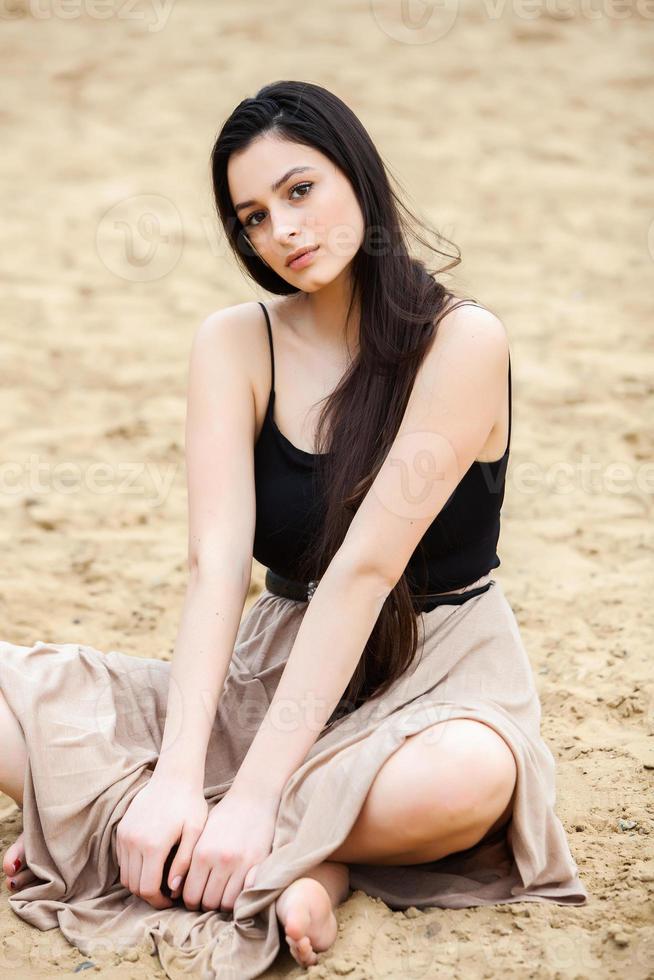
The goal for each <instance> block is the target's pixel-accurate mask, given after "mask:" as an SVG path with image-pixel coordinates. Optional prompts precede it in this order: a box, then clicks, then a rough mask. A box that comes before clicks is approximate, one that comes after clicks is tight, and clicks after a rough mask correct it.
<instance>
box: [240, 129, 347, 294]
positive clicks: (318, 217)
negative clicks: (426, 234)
mask: <svg viewBox="0 0 654 980" xmlns="http://www.w3.org/2000/svg"><path fill="white" fill-rule="evenodd" d="M295 168H298V169H297V170H296V169H295ZM300 168H301V169H300ZM289 171H294V172H293V173H289ZM280 181H281V183H280ZM227 182H228V186H229V193H230V196H231V199H232V202H233V204H234V207H235V209H237V210H236V213H237V216H238V220H239V223H240V225H241V226H242V228H243V231H244V233H245V234H246V235H247V237H248V238H249V240H250V242H251V244H252V246H253V247H254V248H255V249H256V251H257V252H258V253H259V255H260V256H261V258H262V259H264V260H265V261H266V262H267V263H268V265H269V266H270V267H271V268H272V269H273V270H274V271H275V272H276V273H277V274H278V275H279V276H281V277H282V278H283V279H285V280H286V281H287V282H289V283H291V284H292V285H293V286H296V287H297V288H298V289H300V290H303V291H304V292H307V293H309V292H315V291H316V290H318V289H320V288H321V287H322V286H325V285H327V284H328V283H330V282H332V281H333V280H334V279H336V277H337V276H339V275H340V274H341V273H342V272H343V271H344V270H345V269H346V268H347V266H348V265H349V264H350V262H351V261H352V259H353V258H354V256H355V255H356V253H357V251H358V250H359V247H360V245H361V242H362V241H363V234H364V223H363V214H362V212H361V208H360V207H359V202H358V201H357V199H356V197H355V195H354V191H353V189H352V186H351V185H350V182H349V180H348V179H347V178H346V177H345V175H344V174H343V173H342V171H341V170H339V168H338V167H336V166H335V164H333V163H332V162H331V160H330V159H329V158H328V157H326V156H325V155H324V154H323V153H321V152H320V151H319V150H316V149H314V148H313V147H311V146H305V145H304V144H302V143H289V142H286V141H283V140H280V139H279V138H275V137H274V136H272V135H270V134H269V135H266V136H260V137H258V138H257V139H256V140H254V141H253V142H252V143H251V144H250V145H249V146H248V147H247V149H245V150H240V151H239V152H238V153H233V154H232V155H231V157H230V159H229V162H228V164H227ZM304 246H318V248H317V249H316V250H315V251H314V252H313V253H312V255H311V257H310V261H308V262H307V264H306V265H303V266H300V267H293V266H290V265H288V264H287V259H288V258H289V256H290V255H291V254H292V253H293V252H294V251H295V250H296V249H299V248H303V247H304Z"/></svg>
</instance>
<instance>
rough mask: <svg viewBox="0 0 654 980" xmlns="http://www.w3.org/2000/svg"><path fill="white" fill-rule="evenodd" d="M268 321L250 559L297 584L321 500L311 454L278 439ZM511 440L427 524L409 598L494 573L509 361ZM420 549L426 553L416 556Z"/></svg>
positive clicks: (471, 472)
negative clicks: (266, 391)
mask: <svg viewBox="0 0 654 980" xmlns="http://www.w3.org/2000/svg"><path fill="white" fill-rule="evenodd" d="M260 306H261V307H262V309H263V312H264V314H265V317H266V324H267V327H268V339H269V342H270V356H271V366H272V384H271V390H270V397H269V399H268V408H267V411H266V417H265V420H264V423H263V426H262V429H261V432H260V433H259V438H258V439H257V442H256V445H255V449H254V476H255V488H256V526H255V534H254V551H253V553H254V557H255V558H256V560H257V561H258V562H260V563H261V564H262V565H264V566H266V567H267V568H271V569H272V570H273V571H275V572H277V573H278V574H280V575H284V576H286V577H287V578H291V579H297V578H298V574H297V571H296V569H297V567H298V562H299V559H300V556H301V555H302V554H303V553H304V552H305V550H306V548H307V547H308V544H309V540H310V538H311V536H312V533H313V530H314V526H315V522H319V521H321V519H322V517H321V509H320V503H321V501H320V499H318V497H317V496H316V495H315V494H314V490H313V482H312V478H313V469H314V467H315V465H316V462H315V460H316V458H317V455H318V454H316V453H309V452H306V451H305V450H304V449H299V448H298V447H297V446H295V445H294V444H293V443H292V442H290V441H289V440H288V439H287V438H286V436H285V435H284V434H283V433H282V432H280V430H279V429H278V428H277V425H276V423H275V421H274V418H273V413H274V407H275V357H274V349H273V339H272V330H271V326H270V317H269V315H268V310H267V309H266V307H265V306H264V304H263V303H260ZM508 383H509V434H508V440H507V446H506V449H505V451H504V455H503V456H502V457H501V458H500V459H498V460H495V461H494V462H485V463H480V462H478V461H476V460H475V461H474V462H473V463H472V465H471V466H470V467H469V469H468V470H467V472H466V473H465V475H464V476H463V478H462V479H461V480H460V482H459V483H458V484H457V486H456V487H455V489H454V491H453V493H452V494H451V495H450V497H449V499H448V500H447V502H446V503H445V505H444V506H443V507H442V508H441V510H440V512H439V514H438V515H437V517H436V518H435V520H434V521H432V523H431V524H430V525H429V527H428V528H427V530H426V531H425V534H424V535H423V537H422V540H421V542H420V544H419V545H418V547H417V548H416V549H415V551H414V552H413V554H412V556H411V558H410V560H409V563H408V565H407V567H406V574H407V577H408V580H409V587H410V589H411V590H412V592H414V593H418V594H421V593H425V592H447V591H449V590H451V589H459V588H463V587H465V586H467V585H469V584H470V583H471V582H474V581H476V580H477V579H478V578H481V576H482V575H485V574H486V573H487V572H489V571H490V570H491V569H492V568H497V567H498V565H499V564H500V559H499V557H498V555H497V552H496V547H497V542H498V539H499V534H500V510H501V508H502V503H503V501H504V487H505V477H506V468H507V464H508V461H509V447H510V445H511V360H510V357H509V372H508ZM421 547H422V549H424V560H423V554H422V553H421Z"/></svg>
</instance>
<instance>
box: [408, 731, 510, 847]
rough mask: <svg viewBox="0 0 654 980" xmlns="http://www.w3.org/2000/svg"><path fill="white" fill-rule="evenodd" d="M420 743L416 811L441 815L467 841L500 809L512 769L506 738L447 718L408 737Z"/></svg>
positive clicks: (506, 797) (486, 827) (483, 829)
mask: <svg viewBox="0 0 654 980" xmlns="http://www.w3.org/2000/svg"><path fill="white" fill-rule="evenodd" d="M413 737H414V738H416V740H417V745H419V746H420V753H421V757H420V762H419V768H420V778H421V781H422V783H423V786H424V788H425V791H424V793H423V794H421V798H420V804H419V805H420V808H421V811H422V814H421V816H423V817H428V816H429V814H432V815H434V816H436V815H440V817H441V818H442V820H443V821H444V822H445V823H446V824H447V825H449V826H452V827H456V828H458V830H459V832H460V833H462V834H465V835H467V837H469V838H470V841H471V843H470V844H467V845H466V846H472V844H473V843H476V840H479V839H481V837H482V836H483V835H484V834H485V833H487V832H488V830H489V828H490V827H491V826H492V825H493V824H494V823H495V822H496V821H497V820H498V817H500V815H502V814H505V812H506V809H507V806H508V804H509V802H510V800H511V798H512V795H513V792H514V788H515V784H516V778H517V769H516V763H515V758H514V756H513V753H512V751H511V749H510V748H509V746H508V745H507V743H506V742H505V740H504V739H503V738H502V736H501V735H499V734H498V733H497V732H496V731H495V730H494V729H492V728H491V727H490V726H488V725H485V724H483V723H480V722H477V721H473V720H472V719H450V720H448V721H446V722H439V723H437V724H436V725H432V726H430V728H427V729H425V730H424V731H422V732H420V733H418V735H417V736H413Z"/></svg>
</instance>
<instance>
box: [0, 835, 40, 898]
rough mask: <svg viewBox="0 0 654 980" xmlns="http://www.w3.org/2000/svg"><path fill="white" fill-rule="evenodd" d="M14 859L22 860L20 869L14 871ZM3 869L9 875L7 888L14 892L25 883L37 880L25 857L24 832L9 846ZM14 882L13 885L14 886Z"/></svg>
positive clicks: (3, 861) (3, 860)
mask: <svg viewBox="0 0 654 980" xmlns="http://www.w3.org/2000/svg"><path fill="white" fill-rule="evenodd" d="M14 861H20V865H19V866H18V871H14ZM2 870H3V871H4V873H5V874H6V875H7V888H8V889H9V891H10V892H12V894H13V893H14V892H17V891H18V890H19V889H21V888H24V887H25V885H29V884H31V882H33V881H36V880H37V877H36V875H35V874H33V873H32V872H31V871H30V869H29V867H28V864H27V861H26V859H25V847H24V846H23V834H21V835H20V837H17V838H16V840H15V841H14V843H13V844H12V845H11V847H8V848H7V851H6V852H5V856H4V858H3V859H2ZM12 882H13V887H12Z"/></svg>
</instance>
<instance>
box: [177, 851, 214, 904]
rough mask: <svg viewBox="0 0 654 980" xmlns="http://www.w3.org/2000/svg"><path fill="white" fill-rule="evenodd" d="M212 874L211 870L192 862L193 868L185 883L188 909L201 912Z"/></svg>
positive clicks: (185, 901) (185, 898) (185, 900)
mask: <svg viewBox="0 0 654 980" xmlns="http://www.w3.org/2000/svg"><path fill="white" fill-rule="evenodd" d="M210 873H211V868H209V867H207V866H206V865H202V864H200V862H199V861H195V860H192V861H191V867H190V869H189V873H188V874H187V876H186V881H185V882H184V893H183V901H184V905H185V906H186V908H187V909H191V910H192V911H194V912H197V911H199V909H200V904H201V902H202V896H203V895H204V892H205V889H206V887H207V881H208V879H209V875H210Z"/></svg>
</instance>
